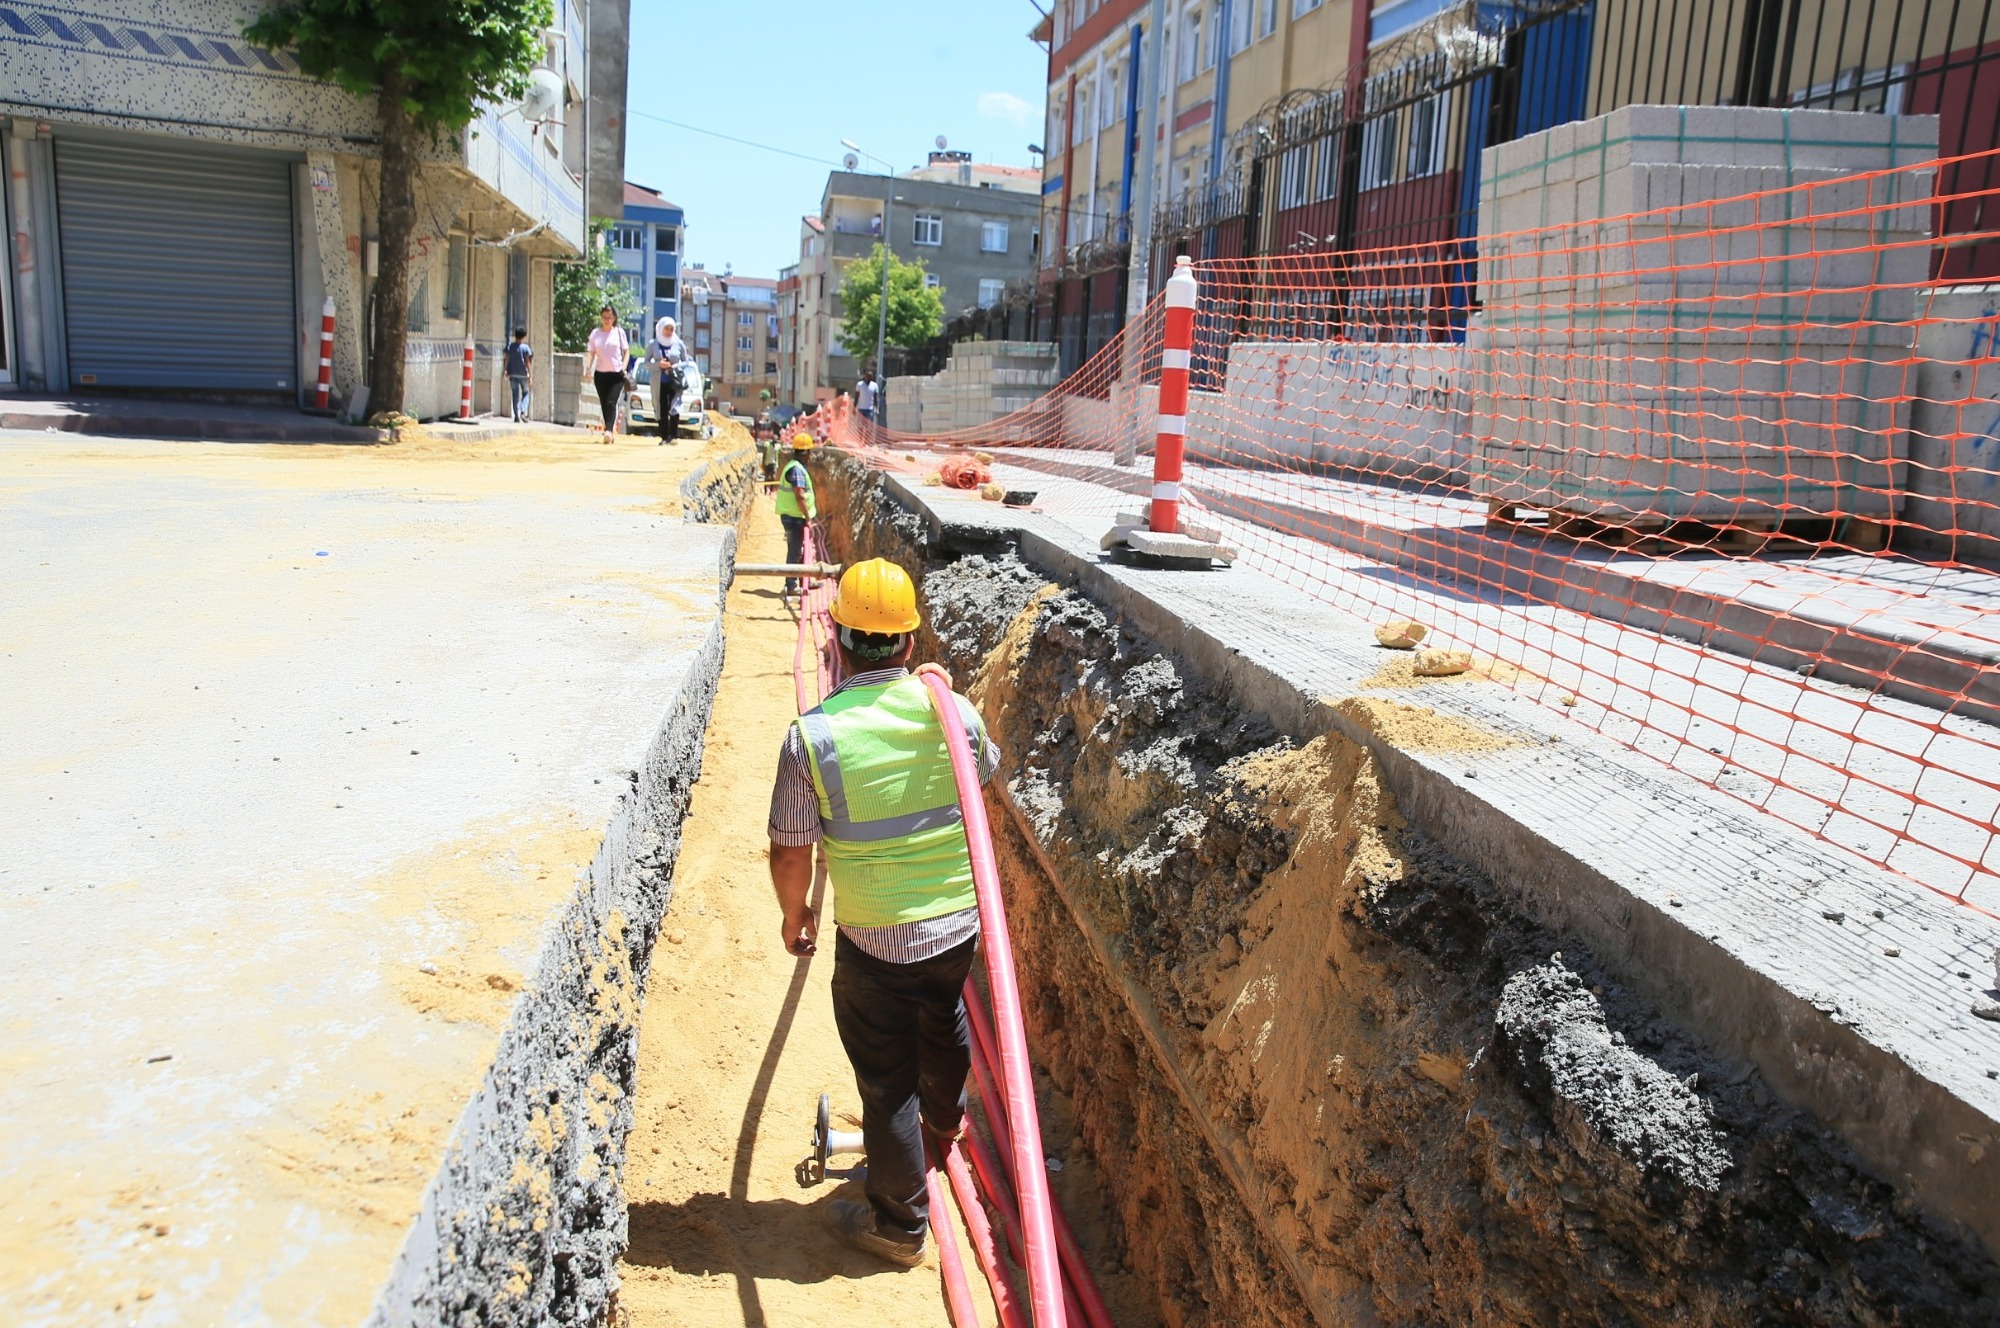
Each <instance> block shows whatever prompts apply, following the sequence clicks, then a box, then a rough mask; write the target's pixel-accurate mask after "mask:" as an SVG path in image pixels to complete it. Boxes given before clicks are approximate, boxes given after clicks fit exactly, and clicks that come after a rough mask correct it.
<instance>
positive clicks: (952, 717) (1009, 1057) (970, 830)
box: [923, 673, 1066, 1328]
mask: <svg viewBox="0 0 2000 1328" xmlns="http://www.w3.org/2000/svg"><path fill="white" fill-rule="evenodd" d="M923 681H924V686H926V687H928V688H930V689H931V701H932V703H933V704H934V705H935V706H936V708H937V713H938V727H939V728H941V729H943V730H944V740H945V747H946V749H947V750H948V751H949V752H950V753H951V772H952V776H953V778H954V779H955V780H956V781H957V783H958V803H959V808H960V810H961V811H962V813H963V814H964V817H965V842H966V845H967V846H968V847H969V848H970V849H971V851H972V883H973V888H974V890H975V891H976V892H977V893H978V897H979V929H980V933H981V942H980V948H981V950H982V951H983V952H984V954H985V956H986V981H987V986H988V987H989V988H990V989H991V991H992V993H993V1023H994V1033H995V1036H996V1038H997V1040H998V1042H999V1044H1000V1045H999V1048H998V1050H999V1053H1000V1080H1001V1086H1002V1089H1003V1091H1004V1094H1005V1099H1006V1111H1007V1120H1008V1123H1009V1126H1010V1129H1009V1131H1008V1132H1009V1134H1011V1135H1012V1136H1013V1137H1012V1139H1011V1140H1010V1142H1011V1143H1012V1145H1013V1147H1012V1150H1011V1151H1012V1153H1013V1163H1014V1183H1015V1185H1016V1186H1017V1187H1018V1189H1019V1192H1020V1200H1021V1228H1022V1237H1023V1239H1024V1241H1025V1243H1026V1244H1027V1251H1026V1253H1027V1259H1026V1264H1027V1269H1028V1303H1029V1305H1030V1306H1031V1307H1032V1308H1033V1311H1034V1325H1035V1328H1066V1316H1065V1314H1064V1310H1063V1291H1062V1285H1063V1284H1062V1273H1061V1270H1060V1268H1059V1256H1058V1254H1057V1247H1056V1237H1055V1223H1054V1220H1053V1218H1052V1217H1051V1216H1050V1204H1049V1182H1048V1171H1047V1170H1046V1164H1045V1163H1044V1162H1043V1159H1042V1129H1041V1121H1040V1118H1039V1116H1038V1115H1037V1113H1036V1110H1035V1080H1034V1071H1033V1069H1032V1068H1031V1067H1030V1065H1029V1063H1028V1035H1027V1030H1026V1027H1025V1026H1024V1025H1023V1024H1022V1022H1021V998H1020V994H1019V993H1020V987H1019V985H1018V984H1017V983H1016V981H1015V976H1014V947H1013V944H1012V943H1011V942H1010V941H1009V940H1008V937H1007V912H1006V909H1005V907H1004V905H1003V904H1002V903H1001V899H1000V868H999V864H998V863H997V862H995V861H994V858H993V828H992V826H991V825H990V824H988V822H987V819H986V799H985V797H984V795H982V794H981V793H980V791H979V774H978V768H977V767H976V766H975V765H974V763H973V759H972V744H971V743H970V742H969V741H967V739H966V735H965V724H964V721H963V720H962V718H961V717H960V714H959V709H958V701H957V699H956V698H955V697H954V696H953V695H952V691H951V688H949V687H947V686H946V685H945V682H944V679H942V678H940V677H938V676H937V675H935V674H932V673H926V674H924V675H923ZM968 1216H969V1215H968Z"/></svg>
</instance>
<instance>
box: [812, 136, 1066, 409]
mask: <svg viewBox="0 0 2000 1328" xmlns="http://www.w3.org/2000/svg"><path fill="white" fill-rule="evenodd" d="M1035 189H1036V183H1035V172H1034V171H1033V169H1031V168H1026V167H1012V166H992V165H986V164H982V163H976V162H973V161H972V160H971V159H970V158H969V157H968V156H966V155H965V154H963V153H951V152H935V153H932V154H931V157H930V162H929V164H928V165H926V166H923V167H919V168H917V169H916V170H914V171H911V172H908V173H906V174H903V175H897V176H887V175H865V174H861V173H858V172H854V171H834V172H832V173H831V174H830V175H828V176H827V181H826V189H825V192H824V193H823V194H822V196H821V199H820V211H819V215H818V216H817V217H809V218H806V219H805V221H804V224H803V225H802V226H801V228H800V249H799V283H800V290H799V294H800V298H799V313H798V331H797V340H798V345H799V380H798V384H797V391H798V396H799V400H800V401H801V402H808V401H823V400H826V399H827V398H829V397H831V396H833V395H834V394H835V393H838V392H842V391H845V390H847V389H849V388H851V387H852V386H853V385H854V383H855V382H856V381H857V380H858V379H859V378H860V376H861V370H862V368H863V367H864V361H863V360H861V359H857V358H856V357H854V356H852V355H849V354H848V353H847V351H846V350H845V349H844V348H843V347H842V346H841V345H840V330H841V316H840V299H839V295H840V284H841V280H842V278H843V277H844V276H845V274H846V271H847V267H848V265H849V264H851V263H853V262H854V261H855V260H856V259H859V258H865V257H867V256H868V254H869V253H870V252H872V251H873V249H874V247H875V246H876V245H877V244H881V243H885V242H886V244H887V245H888V248H889V250H890V252H892V253H894V254H895V255H896V257H898V258H900V259H902V260H903V261H904V262H914V261H919V260H921V261H922V262H923V264H924V267H925V270H926V280H928V281H929V282H930V283H931V284H932V285H933V286H936V287H938V288H939V291H940V294H941V296H942V298H943V300H944V307H945V315H946V317H950V316H951V315H953V314H955V313H958V312H960V311H961V310H965V309H972V308H978V307H980V306H981V305H990V304H993V303H995V302H997V301H998V300H999V299H1000V298H1001V296H1002V294H1003V292H1004V291H1005V289H1006V287H1007V285H1008V283H1010V282H1014V281H1019V280H1023V279H1025V278H1027V277H1029V276H1031V275H1032V274H1033V272H1034V270H1035V256H1036V253H1037V252H1038V250H1039V249H1040V246H1041V229H1040V222H1039V204H1038V203H1037V201H1036V197H1035ZM873 358H874V357H873V356H872V355H870V356H868V357H866V359H867V360H872V359H873ZM890 367H891V368H893V367H894V366H893V364H892V365H891V366H890Z"/></svg>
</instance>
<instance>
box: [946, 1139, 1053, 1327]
mask: <svg viewBox="0 0 2000 1328" xmlns="http://www.w3.org/2000/svg"><path fill="white" fill-rule="evenodd" d="M944 1174H945V1176H946V1178H947V1179H949V1180H950V1181H951V1193H952V1197H953V1198H955V1199H957V1200H958V1211H959V1215H960V1216H962V1217H963V1218H964V1219H965V1234H966V1235H967V1236H969V1237H970V1238H971V1240H972V1252H973V1253H974V1254H976V1255H978V1256H979V1270H980V1271H981V1272H983V1273H985V1274H986V1288H987V1290H989V1291H991V1292H992V1293H993V1308H994V1309H995V1310H997V1311H999V1314H1000V1328H1028V1321H1027V1320H1026V1319H1024V1318H1022V1317H1021V1306H1020V1302H1019V1301H1017V1300H1016V1299H1015V1298H1014V1284H1013V1283H1011V1282H1009V1281H1008V1280H1007V1268H1006V1265H1005V1264H1003V1263H1001V1262H1000V1246H999V1243H998V1242H997V1241H995V1240H994V1239H993V1224H992V1223H990V1222H988V1221H987V1220H986V1209H985V1207H984V1206H983V1205H982V1204H981V1203H980V1202H979V1194H978V1192H977V1191H975V1190H974V1189H973V1187H972V1173H971V1172H969V1171H967V1170H966V1169H965V1157H964V1155H963V1154H961V1153H960V1152H959V1151H958V1150H957V1149H956V1148H951V1149H947V1150H946V1151H945V1154H944ZM931 1225H932V1226H936V1225H937V1223H935V1222H933V1223H932V1224H931ZM1032 1280H1033V1279H1032V1278H1031V1279H1030V1281H1031V1282H1032ZM1033 1293H1034V1288H1033V1286H1032V1285H1031V1286H1030V1287H1029V1294H1030V1295H1032V1294H1033Z"/></svg>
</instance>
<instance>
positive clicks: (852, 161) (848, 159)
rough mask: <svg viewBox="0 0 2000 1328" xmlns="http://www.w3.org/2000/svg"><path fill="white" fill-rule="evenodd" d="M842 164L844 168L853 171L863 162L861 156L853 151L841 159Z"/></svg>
mask: <svg viewBox="0 0 2000 1328" xmlns="http://www.w3.org/2000/svg"><path fill="white" fill-rule="evenodd" d="M840 164H841V167H842V169H844V170H850V171H851V170H853V169H854V168H855V167H856V166H859V165H860V164H861V158H859V157H857V156H855V155H854V154H853V153H852V152H850V153H848V154H847V155H846V156H844V157H842V158H841V159H840Z"/></svg>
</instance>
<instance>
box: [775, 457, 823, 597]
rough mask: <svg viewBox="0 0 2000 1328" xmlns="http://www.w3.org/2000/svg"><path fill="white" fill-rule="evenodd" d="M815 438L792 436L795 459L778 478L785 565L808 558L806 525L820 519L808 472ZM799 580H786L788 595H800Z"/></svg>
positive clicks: (809, 472)
mask: <svg viewBox="0 0 2000 1328" xmlns="http://www.w3.org/2000/svg"><path fill="white" fill-rule="evenodd" d="M812 449H813V436H812V435H811V434H809V433H796V434H793V435H792V459H791V460H790V461H787V462H786V463H785V466H784V469H783V470H781V471H780V472H779V474H778V524H779V525H781V526H783V527H784V528H785V561H786V562H788V563H799V562H803V561H804V560H805V556H806V522H808V521H811V520H813V519H814V518H815V517H817V516H818V515H819V502H818V500H817V499H815V498H814V497H813V480H812V472H811V471H809V470H807V469H806V460H807V459H808V458H809V457H811V456H812ZM798 589H799V581H798V578H797V577H792V576H788V577H786V578H785V593H786V594H787V595H795V594H797V593H798Z"/></svg>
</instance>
